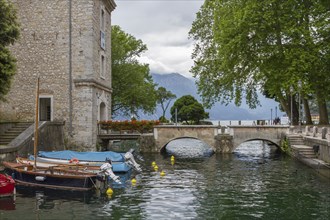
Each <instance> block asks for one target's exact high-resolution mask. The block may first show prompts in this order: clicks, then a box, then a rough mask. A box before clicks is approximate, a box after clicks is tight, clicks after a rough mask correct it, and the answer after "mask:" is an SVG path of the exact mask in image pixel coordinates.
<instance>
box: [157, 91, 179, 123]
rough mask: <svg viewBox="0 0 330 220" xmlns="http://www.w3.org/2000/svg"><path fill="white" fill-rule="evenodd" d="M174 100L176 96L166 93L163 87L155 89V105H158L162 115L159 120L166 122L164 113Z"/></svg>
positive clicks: (169, 92)
mask: <svg viewBox="0 0 330 220" xmlns="http://www.w3.org/2000/svg"><path fill="white" fill-rule="evenodd" d="M175 98H176V95H175V94H173V93H172V92H171V91H167V90H166V89H165V88H164V87H159V88H158V89H157V103H158V104H160V106H161V108H162V111H163V114H162V117H161V119H163V120H166V117H165V113H166V111H167V109H168V107H169V105H170V103H171V101H172V100H173V99H175Z"/></svg>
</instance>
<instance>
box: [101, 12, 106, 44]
mask: <svg viewBox="0 0 330 220" xmlns="http://www.w3.org/2000/svg"><path fill="white" fill-rule="evenodd" d="M105 17H106V16H105V10H104V7H103V6H102V7H101V15H100V29H101V30H100V43H101V44H100V45H101V48H102V49H103V50H105Z"/></svg>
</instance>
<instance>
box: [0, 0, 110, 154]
mask: <svg viewBox="0 0 330 220" xmlns="http://www.w3.org/2000/svg"><path fill="white" fill-rule="evenodd" d="M10 1H11V2H12V3H13V4H14V5H15V7H16V9H17V14H18V20H19V22H20V24H21V37H20V39H19V40H18V41H17V42H16V43H15V44H14V45H13V46H12V47H11V48H10V49H11V51H12V53H13V55H14V56H15V57H16V59H17V73H16V75H15V77H14V80H13V82H12V86H11V91H10V93H9V94H8V95H7V96H6V98H7V100H8V102H6V103H0V114H2V117H6V118H8V119H11V120H18V121H34V117H35V116H34V114H35V91H36V82H37V78H38V76H39V78H40V90H39V91H40V104H39V105H40V108H39V112H40V113H39V119H40V121H64V122H65V131H66V132H65V133H66V134H67V135H66V136H67V138H68V141H69V143H71V144H73V145H76V146H79V147H80V148H79V150H95V149H96V148H95V147H96V143H97V121H98V120H107V119H108V118H110V116H111V109H110V108H111V93H112V89H111V42H110V41H111V13H112V11H113V10H114V8H115V7H116V4H115V2H114V0H10Z"/></svg>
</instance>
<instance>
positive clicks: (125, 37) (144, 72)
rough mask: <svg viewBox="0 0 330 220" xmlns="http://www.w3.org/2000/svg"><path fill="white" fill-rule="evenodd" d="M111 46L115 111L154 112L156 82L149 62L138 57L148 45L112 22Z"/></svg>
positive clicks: (126, 113)
mask: <svg viewBox="0 0 330 220" xmlns="http://www.w3.org/2000/svg"><path fill="white" fill-rule="evenodd" d="M111 47H112V52H111V61H112V88H113V94H112V114H113V115H122V116H132V115H134V116H138V110H142V111H143V112H144V113H152V112H153V111H154V110H155V108H156V102H157V95H156V89H155V86H156V85H155V84H154V82H153V80H152V76H151V75H150V73H149V66H148V64H141V63H139V61H138V59H137V58H138V57H139V56H140V55H141V53H143V52H145V51H146V50H147V46H146V45H145V44H143V42H142V41H141V40H137V39H136V38H135V37H133V36H132V35H130V34H127V33H125V32H124V31H123V30H121V28H120V27H119V26H112V34H111Z"/></svg>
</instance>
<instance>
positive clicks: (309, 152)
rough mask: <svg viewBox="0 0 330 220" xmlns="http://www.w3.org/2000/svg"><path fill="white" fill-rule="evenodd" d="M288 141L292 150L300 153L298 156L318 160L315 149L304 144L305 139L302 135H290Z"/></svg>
mask: <svg viewBox="0 0 330 220" xmlns="http://www.w3.org/2000/svg"><path fill="white" fill-rule="evenodd" d="M288 140H289V143H290V145H291V149H292V150H293V151H295V152H296V153H298V155H300V156H303V157H306V158H313V159H314V158H317V156H316V154H315V152H314V149H313V147H310V146H307V145H305V144H304V139H303V137H302V136H300V135H288Z"/></svg>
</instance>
